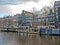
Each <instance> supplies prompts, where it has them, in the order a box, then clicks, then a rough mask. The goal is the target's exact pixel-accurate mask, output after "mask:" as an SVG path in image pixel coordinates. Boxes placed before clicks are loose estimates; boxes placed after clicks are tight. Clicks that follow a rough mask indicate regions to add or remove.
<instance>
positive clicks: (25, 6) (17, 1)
mask: <svg viewBox="0 0 60 45" xmlns="http://www.w3.org/2000/svg"><path fill="white" fill-rule="evenodd" d="M50 2H51V0H0V17H2V16H7V15H14V14H17V13H21V11H22V10H26V11H32V9H33V8H34V7H35V8H36V9H37V10H40V9H41V8H42V7H44V6H48V5H49V4H50Z"/></svg>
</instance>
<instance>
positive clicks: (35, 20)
mask: <svg viewBox="0 0 60 45" xmlns="http://www.w3.org/2000/svg"><path fill="white" fill-rule="evenodd" d="M21 15H22V23H21V24H22V26H29V27H30V28H33V29H36V28H38V27H44V26H46V27H48V17H46V16H45V17H39V16H38V15H35V14H34V13H31V12H28V11H24V10H23V11H22V14H21Z"/></svg>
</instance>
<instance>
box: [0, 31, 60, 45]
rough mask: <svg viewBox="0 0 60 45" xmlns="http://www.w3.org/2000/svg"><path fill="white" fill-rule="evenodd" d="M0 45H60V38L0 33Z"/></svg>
mask: <svg viewBox="0 0 60 45" xmlns="http://www.w3.org/2000/svg"><path fill="white" fill-rule="evenodd" d="M0 45H60V36H47V35H41V36H40V35H39V34H26V33H15V32H14V33H12V32H0Z"/></svg>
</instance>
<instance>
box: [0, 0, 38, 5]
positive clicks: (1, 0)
mask: <svg viewBox="0 0 60 45" xmlns="http://www.w3.org/2000/svg"><path fill="white" fill-rule="evenodd" d="M29 1H34V2H39V0H0V5H5V4H6V5H8V4H11V5H14V4H21V3H25V2H29Z"/></svg>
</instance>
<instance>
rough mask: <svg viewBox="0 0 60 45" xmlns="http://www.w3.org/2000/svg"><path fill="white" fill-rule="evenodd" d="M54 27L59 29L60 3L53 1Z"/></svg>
mask: <svg viewBox="0 0 60 45" xmlns="http://www.w3.org/2000/svg"><path fill="white" fill-rule="evenodd" d="M54 9H55V27H56V28H60V1H55V3H54Z"/></svg>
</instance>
